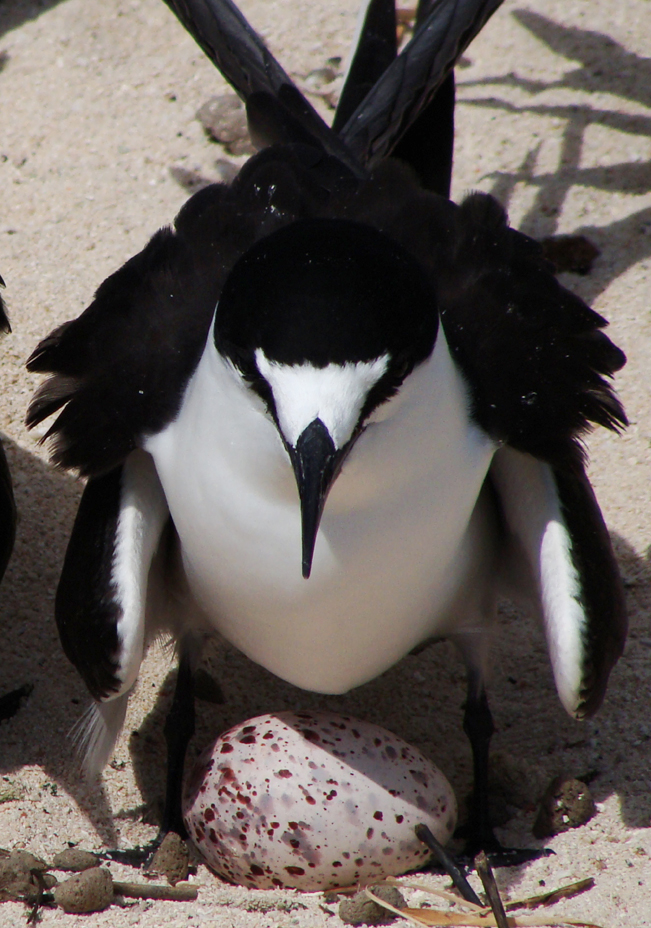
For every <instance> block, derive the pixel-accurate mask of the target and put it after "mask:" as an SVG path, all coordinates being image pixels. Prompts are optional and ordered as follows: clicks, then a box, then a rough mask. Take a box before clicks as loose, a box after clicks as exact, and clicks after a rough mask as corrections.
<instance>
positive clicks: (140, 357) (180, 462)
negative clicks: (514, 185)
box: [28, 0, 626, 849]
mask: <svg viewBox="0 0 651 928" xmlns="http://www.w3.org/2000/svg"><path fill="white" fill-rule="evenodd" d="M386 2H387V0H381V4H382V3H383V4H384V5H385V6H386ZM381 4H380V5H381ZM169 5H170V6H171V7H172V8H173V9H174V10H175V12H177V14H178V15H179V18H180V19H181V20H182V21H183V22H184V24H185V25H186V26H187V27H188V28H189V29H190V30H191V31H192V33H193V34H194V35H195V37H196V38H197V40H198V41H199V42H200V44H201V45H202V47H203V48H204V49H205V50H206V51H207V53H208V54H209V55H210V57H211V58H212V60H213V61H214V62H215V63H216V64H217V65H218V67H219V68H220V69H221V70H222V72H223V73H224V75H225V77H226V78H227V79H228V80H229V81H230V82H231V83H232V84H233V86H234V87H235V89H236V90H237V91H238V92H239V93H240V94H241V96H242V97H243V98H244V99H245V101H246V104H247V111H248V117H249V124H250V128H251V134H252V137H253V138H254V139H255V140H256V142H257V144H258V146H259V147H260V148H261V150H260V151H259V153H258V154H257V155H255V156H254V157H252V158H251V159H250V160H249V161H248V162H247V164H246V165H245V166H244V167H243V168H242V170H241V171H240V173H239V175H238V177H237V178H236V179H235V180H234V181H233V183H232V184H230V185H223V184H215V185H213V186H210V187H207V188H206V189H204V190H202V191H200V192H198V193H196V194H195V195H194V196H193V197H192V198H191V199H190V200H189V201H188V202H187V203H186V205H185V206H184V207H183V209H182V210H181V212H180V213H179V215H178V216H177V218H176V220H175V223H174V226H173V227H172V228H164V229H161V230H160V231H159V232H157V233H156V235H154V237H153V238H152V239H151V241H150V242H149V244H148V245H147V246H146V247H145V248H144V250H143V251H142V252H140V254H138V255H136V256H135V257H133V258H132V259H131V260H130V261H128V262H127V263H126V264H125V265H124V267H122V268H121V269H120V270H118V271H117V272H116V273H114V274H112V275H111V276H110V277H109V278H108V279H107V280H106V281H105V282H104V283H103V284H102V285H101V286H100V288H99V290H98V291H97V294H96V296H95V299H94V301H93V303H92V304H91V305H90V306H89V307H88V309H86V311H85V312H84V313H82V315H81V316H80V317H79V318H78V319H76V320H74V321H72V322H68V323H66V324H65V325H63V326H61V327H60V328H58V329H56V330H55V331H54V332H53V333H52V334H51V335H50V336H49V337H47V338H46V339H45V340H44V341H43V342H41V344H40V345H39V346H38V347H37V348H36V350H35V352H34V353H33V355H32V357H31V358H30V360H29V362H28V366H29V369H30V370H32V371H40V372H43V373H46V374H49V375H50V376H49V379H47V380H46V381H45V382H44V384H43V385H42V386H41V388H40V390H39V391H38V392H37V394H36V395H35V397H34V399H33V401H32V403H31V406H30V409H29V412H28V424H29V425H30V426H33V425H35V424H36V423H38V422H41V421H42V420H44V419H46V418H47V417H49V416H50V415H52V414H54V413H55V412H58V416H57V418H56V420H55V421H54V424H53V425H52V426H51V428H50V430H49V432H48V435H47V436H46V437H49V438H50V439H51V440H52V460H53V461H54V463H55V464H57V465H58V466H60V467H64V468H70V469H74V470H76V471H77V472H78V473H80V474H81V475H83V476H85V477H87V478H88V483H87V485H86V488H85V491H84V494H83V497H82V500H81V503H80V507H79V512H78V515H77V519H76V522H75V525H74V528H73V532H72V536H71V539H70V543H69V547H68V551H67V554H66V558H65V563H64V567H63V573H62V576H61V580H60V584H59V588H58V593H57V598H56V618H57V623H58V627H59V631H60V636H61V641H62V644H63V647H64V649H65V651H66V654H67V655H68V657H69V658H70V659H71V661H72V662H73V663H74V664H75V666H76V667H77V668H78V670H79V672H80V673H81V675H82V676H83V678H84V680H85V682H86V684H87V686H88V688H89V690H90V692H91V693H92V695H93V697H94V699H95V702H94V705H93V708H92V711H91V713H90V716H89V720H88V724H87V728H86V741H85V743H86V748H87V763H88V766H89V768H90V769H93V770H100V769H101V768H102V766H103V765H104V764H105V763H106V761H107V759H108V758H109V756H110V754H111V751H112V749H113V745H114V743H115V740H116V738H117V736H118V733H119V731H120V728H121V726H122V723H123V720H124V715H125V711H126V704H127V700H128V698H129V693H130V692H131V690H132V688H133V686H134V684H135V682H136V679H137V676H138V671H139V668H140V664H141V661H142V658H143V653H144V650H145V648H146V646H147V643H148V642H149V641H150V640H151V639H152V638H153V637H154V636H155V635H157V634H158V633H160V632H161V631H167V632H169V633H171V635H172V636H173V637H174V638H175V639H176V641H177V643H178V649H179V654H180V660H179V675H178V681H177V688H176V695H175V699H174V704H173V708H172V714H171V721H170V722H169V723H168V725H167V726H166V734H167V738H168V747H169V755H170V756H169V771H168V787H167V790H168V791H167V797H166V815H165V820H164V828H166V829H169V828H175V829H177V830H179V831H183V824H182V821H181V816H180V783H181V777H182V769H183V757H184V753H185V748H186V746H187V741H188V739H189V738H190V737H191V734H192V731H193V719H194V716H193V696H192V668H193V665H194V663H195V661H196V659H197V656H198V654H199V652H200V649H201V642H202V641H203V639H204V636H205V635H206V634H209V633H210V632H211V631H214V630H218V631H219V632H220V633H221V634H222V635H224V636H225V637H226V638H227V639H228V640H229V641H231V642H232V643H233V644H235V645H236V646H237V647H238V648H240V649H241V650H242V651H243V652H244V653H245V654H247V655H248V656H249V657H251V658H252V659H253V660H254V661H257V662H258V663H260V664H261V665H263V666H264V667H266V668H268V669H269V670H271V671H272V672H274V673H275V674H277V675H279V676H280V677H282V678H284V679H285V680H288V681H290V682H292V683H294V684H296V685H297V686H299V687H304V688H306V689H309V690H315V691H318V692H323V693H342V692H345V691H347V690H349V689H350V688H352V687H355V686H358V685H360V684H362V683H364V682H365V681H367V680H369V679H372V678H373V677H375V676H376V675H377V674H380V673H382V671H384V670H386V669H387V668H388V667H390V666H391V665H392V664H394V663H395V662H396V661H398V660H399V659H400V658H401V657H403V656H404V655H406V654H407V653H408V652H410V651H411V650H412V649H413V648H415V647H417V646H418V645H420V644H422V643H423V642H425V641H427V640H429V639H431V638H433V637H444V636H447V637H449V638H450V639H452V640H453V641H454V642H456V643H457V644H458V646H459V648H460V650H461V652H462V655H463V657H464V659H465V661H466V664H467V667H468V681H469V682H468V700H467V705H466V714H465V721H464V727H465V729H466V731H467V733H468V735H469V737H470V740H471V744H472V748H473V755H474V770H475V803H474V811H473V815H472V822H471V824H472V825H473V827H474V838H475V842H476V844H477V845H479V846H483V847H487V848H489V849H490V848H492V847H495V846H496V843H497V842H496V839H495V838H494V836H493V833H492V830H491V827H490V824H489V821H488V817H487V803H486V799H487V794H486V789H487V761H488V744H489V740H490V735H491V733H492V730H493V729H492V720H491V716H490V711H489V708H488V703H487V700H486V694H485V689H484V677H485V665H486V661H487V655H488V646H489V640H490V635H491V631H492V629H493V627H494V617H495V611H496V602H497V600H498V598H499V597H500V596H501V595H502V594H504V593H506V594H508V593H509V592H510V591H511V587H510V585H509V584H510V582H511V581H512V580H513V578H514V577H515V578H517V582H518V584H519V588H520V592H522V590H523V589H524V592H525V594H526V595H527V596H528V598H529V599H530V601H531V602H533V603H534V604H535V608H536V610H537V611H538V613H539V614H540V616H541V617H542V621H543V624H544V628H545V632H546V636H547V641H548V645H549V652H550V656H551V661H552V665H553V671H554V676H555V681H556V686H557V689H558V693H559V696H560V699H561V701H562V703H563V705H564V706H565V708H566V709H567V711H568V712H569V713H570V714H571V715H573V716H575V717H578V718H580V717H584V716H588V715H590V714H591V713H593V712H594V711H595V710H596V709H597V708H598V706H599V704H600V703H601V700H602V698H603V695H604V691H605V688H606V684H607V679H608V675H609V673H610V670H611V669H612V667H613V665H614V663H615V662H616V660H617V658H618V657H619V655H620V654H621V651H622V647H623V642H624V637H625V630H626V618H625V612H624V605H623V593H622V586H621V582H620V579H619V574H618V570H617V566H616V563H615V558H614V556H613V551H612V548H611V544H610V540H609V536H608V532H607V530H606V527H605V525H604V521H603V519H602V516H601V513H600V510H599V507H598V505H597V502H596V500H595V497H594V494H593V492H592V489H591V487H590V484H589V482H588V480H587V477H586V474H585V469H584V457H583V451H582V446H581V436H582V435H583V434H584V433H585V432H586V431H587V430H588V428H589V427H590V426H591V424H599V425H602V426H605V427H606V428H610V429H617V428H619V427H621V426H623V425H624V424H625V421H626V420H625V415H624V411H623V409H622V407H621V405H620V403H619V402H618V400H617V398H616V397H615V395H614V393H613V392H612V388H611V386H610V384H609V380H608V378H610V377H611V376H612V375H613V374H614V372H616V371H617V370H618V369H619V368H620V367H621V366H622V365H623V364H624V361H625V358H624V355H623V354H622V352H621V351H620V350H619V349H618V348H616V347H615V346H614V345H613V344H612V343H611V341H610V340H609V339H608V338H607V337H606V336H605V334H604V333H603V331H602V329H603V328H604V326H605V325H606V322H605V320H604V319H602V318H601V317H600V316H599V315H597V314H596V313H595V312H593V311H592V310H591V309H589V308H588V307H587V306H586V305H585V304H584V303H583V302H582V301H581V300H580V299H579V298H578V297H576V296H575V295H573V294H572V293H570V292H569V291H568V290H566V289H564V288H563V287H562V286H561V285H560V284H559V283H558V281H557V280H556V278H555V276H554V274H553V273H552V271H551V269H550V266H549V265H548V264H547V263H546V261H545V260H544V259H543V257H542V254H541V249H540V247H539V246H538V244H536V243H535V242H534V241H532V240H531V239H529V238H528V237H526V236H525V235H522V234H520V233H518V232H516V231H514V230H513V229H511V228H509V226H508V224H507V221H506V217H505V214H504V212H503V210H502V208H501V207H500V206H499V205H498V203H497V202H496V201H495V200H494V199H492V198H491V197H490V196H488V195H483V194H471V195H470V196H468V197H467V198H466V199H465V200H464V201H463V202H462V203H461V204H460V205H455V204H454V203H452V202H450V201H449V199H447V196H446V194H447V191H448V188H449V169H450V160H451V146H450V140H451V119H452V111H453V103H454V92H453V83H452V80H451V78H450V73H451V68H452V66H453V64H454V61H455V60H456V58H457V57H458V55H459V54H460V53H461V52H462V51H463V49H464V48H465V46H466V44H467V43H468V42H469V41H470V39H471V38H472V37H473V36H474V35H475V34H476V32H477V31H478V30H479V28H481V26H482V24H483V23H484V22H485V20H486V19H487V18H488V16H489V15H490V13H491V12H492V11H493V10H494V9H495V8H496V7H497V6H498V5H499V0H493V2H492V3H491V2H485V0H452V2H447V3H446V2H442V3H432V4H430V3H426V4H424V5H422V6H421V15H420V17H419V19H420V26H419V28H418V29H417V30H416V32H415V35H414V37H413V39H412V40H411V42H410V43H409V44H408V45H407V46H406V48H405V49H404V50H403V51H402V52H401V54H400V55H398V56H396V55H395V49H393V50H390V51H389V53H388V55H386V56H384V57H383V56H382V55H380V56H378V58H377V60H376V58H375V57H374V56H373V55H370V56H369V55H366V57H365V56H364V51H365V48H366V44H365V43H366V40H367V38H368V37H369V36H371V37H372V36H373V28H374V27H372V25H371V20H372V16H371V13H372V12H373V11H374V10H375V11H377V7H378V3H377V2H374V3H373V4H371V8H370V9H369V12H368V15H367V22H368V27H367V28H365V29H362V32H361V38H360V45H359V53H358V55H357V56H356V58H357V61H358V64H357V65H356V64H355V62H353V66H352V67H351V69H350V76H349V79H348V81H347V83H346V85H345V87H344V90H343V93H342V103H341V107H342V109H340V113H341V112H344V114H345V116H346V118H343V117H340V116H339V115H338V116H337V117H336V119H335V126H336V131H335V130H333V129H332V128H330V127H328V126H327V125H326V124H325V123H324V122H323V121H322V120H321V119H320V117H319V116H318V115H317V113H316V112H315V111H314V110H313V109H312V108H311V106H310V105H309V103H308V102H307V100H306V99H305V98H304V97H303V96H302V95H301V94H300V92H299V91H298V90H297V88H296V87H295V86H294V85H293V84H292V82H291V80H290V79H289V77H287V75H286V74H285V72H284V71H283V70H282V68H281V67H280V65H279V64H278V63H277V62H276V61H275V59H274V58H273V57H272V56H271V54H270V53H269V51H268V50H267V49H266V48H265V46H264V45H263V44H262V42H261V40H260V39H259V38H258V37H257V36H256V35H255V33H254V32H253V31H252V30H251V28H250V27H249V25H248V23H246V21H245V20H244V19H243V17H242V16H241V14H240V13H239V11H238V10H237V9H236V8H235V7H234V6H233V5H232V4H231V3H230V2H229V0H184V2H181V0H169ZM391 9H392V7H391ZM387 47H390V42H389V43H388V46H387ZM387 58H388V59H389V61H387V60H386V59H387ZM360 61H361V62H362V64H363V66H362V64H359V62H360ZM364 62H365V63H364ZM374 68H375V70H374ZM364 82H366V83H367V84H369V85H370V89H369V90H368V92H367V93H366V95H365V96H364V97H363V99H362V100H361V101H359V99H358V98H359V96H360V94H359V86H360V85H362V84H364ZM441 126H443V130H441ZM439 130H441V131H440V132H439ZM437 138H440V139H442V142H441V144H442V145H443V146H444V148H445V151H447V155H446V156H445V158H444V159H443V161H442V162H441V164H442V168H441V165H439V168H437V169H436V170H434V171H430V169H429V167H428V165H427V164H423V162H422V158H421V156H422V152H423V150H430V151H435V150H436V143H437ZM423 146H424V149H423ZM297 489H298V492H297Z"/></svg>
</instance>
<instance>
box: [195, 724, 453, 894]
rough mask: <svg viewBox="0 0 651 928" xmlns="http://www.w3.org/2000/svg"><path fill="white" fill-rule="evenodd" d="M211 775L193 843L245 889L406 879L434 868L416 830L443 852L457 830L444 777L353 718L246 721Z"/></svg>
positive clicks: (204, 783)
mask: <svg viewBox="0 0 651 928" xmlns="http://www.w3.org/2000/svg"><path fill="white" fill-rule="evenodd" d="M251 739H252V740H251ZM224 748H226V750H225V751H224ZM224 753H227V754H228V760H227V763H226V762H225V760H226V759H225V758H224V757H223V755H224ZM220 760H221V763H220ZM209 763H212V764H213V766H212V769H210V770H209V769H208V764H209ZM201 764H202V766H201V767H199V766H198V767H197V769H196V770H195V771H193V772H192V773H191V775H190V777H189V778H188V781H187V783H188V786H187V787H186V789H187V793H186V797H185V816H186V823H187V827H188V832H189V834H191V836H192V838H193V840H194V841H195V843H196V844H197V847H198V848H199V850H200V851H201V852H202V853H203V854H204V856H205V858H206V860H207V862H208V863H209V865H210V866H212V867H213V869H215V870H216V871H217V872H218V873H219V874H220V875H221V876H223V877H224V878H225V879H227V880H230V881H233V882H239V883H242V884H243V885H245V886H251V887H257V888H261V889H262V888H271V887H274V886H284V887H296V888H299V889H305V890H314V889H325V888H328V887H331V886H336V885H343V884H348V883H356V882H358V881H359V882H368V881H369V880H378V879H382V878H383V877H384V876H387V875H397V874H399V873H404V872H406V871H407V870H409V869H411V868H412V867H415V866H417V865H418V864H419V863H420V862H421V861H422V860H423V859H425V857H426V856H427V853H428V852H427V849H426V848H424V846H423V845H422V844H421V843H420V842H418V841H417V839H416V838H415V834H414V826H415V824H417V823H418V822H420V821H423V822H425V823H426V824H427V825H428V826H429V827H430V828H431V829H432V830H433V831H434V833H435V834H436V835H437V837H438V838H439V840H442V841H445V840H446V839H447V837H448V835H449V833H450V831H451V830H452V828H453V827H454V823H453V821H452V824H451V820H452V810H454V809H455V803H454V797H453V796H452V794H451V792H450V788H449V786H448V785H447V783H446V782H445V780H444V779H443V777H442V775H441V774H440V773H439V772H438V771H437V770H436V768H434V767H433V765H431V764H430V762H429V761H426V760H425V758H423V757H422V755H420V754H419V753H418V752H417V751H416V750H412V749H411V748H410V747H409V745H405V742H404V741H401V740H400V739H399V738H397V737H396V736H395V735H392V734H391V733H390V732H387V731H385V730H384V729H380V728H378V726H375V725H370V724H368V723H364V722H360V721H358V720H356V719H350V718H348V717H344V716H332V715H325V714H320V713H316V712H315V713H312V712H301V713H292V712H284V713H279V714H278V715H270V716H262V717H260V718H259V719H254V720H251V721H247V722H246V724H243V725H241V726H236V727H235V728H233V729H231V730H230V731H229V732H227V733H226V734H225V736H223V737H222V738H221V739H219V740H218V741H217V743H216V744H215V746H214V748H212V749H211V750H210V751H208V752H204V755H202V759H201ZM410 771H416V776H414V775H413V773H411V772H410ZM202 790H203V792H201V791H202ZM423 803H425V805H426V806H427V808H423V807H422V806H423ZM419 806H420V808H419ZM441 809H443V812H444V813H445V814H444V815H443V812H441ZM380 822H381V823H382V824H381V826H380V827H381V829H382V830H381V831H380V830H379V828H378V823H380Z"/></svg>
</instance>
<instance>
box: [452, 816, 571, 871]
mask: <svg viewBox="0 0 651 928" xmlns="http://www.w3.org/2000/svg"><path fill="white" fill-rule="evenodd" d="M454 837H455V838H465V839H466V844H465V846H464V848H463V851H462V852H461V853H460V854H459V856H458V860H459V862H460V863H461V864H463V866H464V867H468V868H469V869H473V867H474V860H475V857H476V856H477V854H479V853H480V851H484V853H485V854H486V856H487V858H488V862H489V863H490V865H491V867H518V866H519V865H520V864H526V863H529V862H530V861H532V860H539V859H540V858H541V857H550V856H551V855H552V854H553V853H554V852H553V851H552V850H551V849H550V848H547V847H540V848H535V847H531V848H529V847H523V848H519V847H503V846H502V844H500V842H499V841H498V840H497V838H496V837H495V833H494V831H493V829H492V828H486V827H483V828H478V827H477V826H476V825H475V824H474V823H472V822H468V823H467V824H465V825H462V826H461V827H460V828H457V830H456V831H455V833H454Z"/></svg>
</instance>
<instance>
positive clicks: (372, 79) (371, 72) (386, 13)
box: [332, 0, 398, 133]
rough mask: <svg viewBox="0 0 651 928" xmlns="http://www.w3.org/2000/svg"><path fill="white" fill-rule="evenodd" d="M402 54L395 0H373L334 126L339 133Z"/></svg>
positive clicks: (340, 98)
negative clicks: (399, 53) (399, 47)
mask: <svg viewBox="0 0 651 928" xmlns="http://www.w3.org/2000/svg"><path fill="white" fill-rule="evenodd" d="M397 54H398V42H397V34H396V8H395V0H369V3H368V6H367V8H366V13H365V16H364V22H363V24H362V28H361V30H360V33H359V40H358V43H357V48H356V49H355V52H354V54H353V59H352V61H351V63H350V67H349V68H348V74H347V76H346V82H345V84H344V86H343V88H342V91H341V96H340V97H339V103H338V104H337V110H336V112H335V116H334V119H333V121H332V128H333V129H334V131H335V132H337V133H338V132H339V131H340V130H341V129H342V128H343V127H344V126H345V125H346V123H347V122H348V120H349V119H350V117H351V116H352V115H353V113H354V112H355V110H356V109H357V107H358V106H359V105H360V103H361V102H362V100H363V99H364V98H365V97H366V95H367V94H368V93H369V92H370V91H371V90H372V89H373V87H374V85H375V84H376V83H377V81H378V80H379V79H380V78H381V77H382V75H383V74H384V72H385V71H386V69H387V68H388V67H389V65H390V64H392V62H393V61H394V59H395V57H396V55H397Z"/></svg>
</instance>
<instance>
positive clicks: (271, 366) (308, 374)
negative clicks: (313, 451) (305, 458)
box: [255, 348, 389, 448]
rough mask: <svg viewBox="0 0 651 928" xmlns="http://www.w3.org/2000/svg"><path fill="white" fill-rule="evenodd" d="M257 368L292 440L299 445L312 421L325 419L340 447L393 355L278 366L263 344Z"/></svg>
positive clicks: (285, 434) (289, 439)
mask: <svg viewBox="0 0 651 928" xmlns="http://www.w3.org/2000/svg"><path fill="white" fill-rule="evenodd" d="M255 360H256V363H257V365H258V370H259V371H260V373H261V374H262V376H263V377H264V379H265V380H266V381H267V383H268V384H269V386H270V387H271V391H272V393H273V397H274V402H275V404H276V414H277V416H278V423H279V425H280V428H281V429H282V432H283V435H284V436H285V440H286V441H287V442H288V444H290V445H292V446H294V447H295V446H296V442H297V441H298V439H299V436H300V435H301V434H302V432H304V431H305V429H306V428H307V427H308V425H309V424H310V422H313V421H314V420H315V419H320V420H321V421H322V422H323V424H324V425H325V427H326V428H327V430H328V431H329V432H330V435H331V437H332V440H333V442H334V444H335V447H336V448H341V447H343V445H345V444H346V442H347V441H348V439H349V438H350V436H351V435H352V432H353V430H354V428H355V426H356V425H357V421H358V419H359V414H360V412H361V411H362V406H363V405H364V402H365V400H366V397H367V396H368V393H369V390H371V388H372V387H374V386H375V384H376V383H377V382H378V380H379V379H380V377H381V376H382V374H384V372H385V371H386V369H387V365H388V362H389V356H388V355H386V354H384V355H382V356H381V357H379V358H376V359H375V360H374V361H358V362H357V363H352V362H348V363H346V364H328V365H327V366H326V367H314V366H313V365H312V364H308V363H305V364H293V365H290V364H278V363H277V362H276V361H270V360H269V359H268V358H267V356H266V355H265V353H264V351H262V349H261V348H258V349H257V351H256V353H255Z"/></svg>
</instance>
